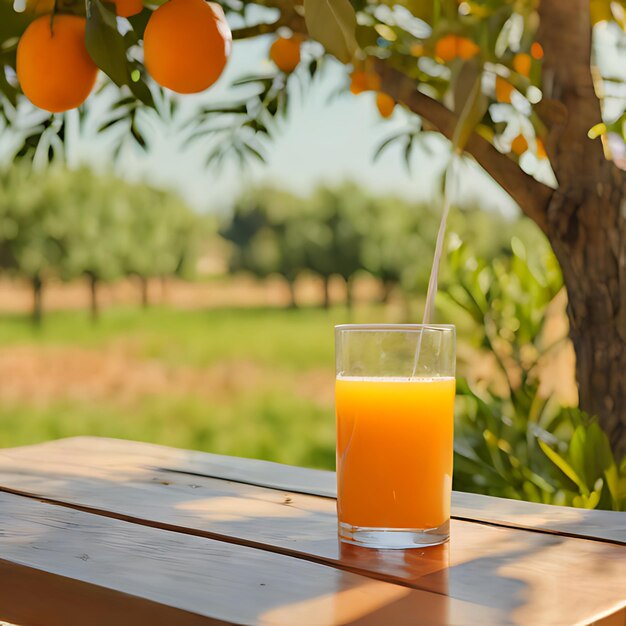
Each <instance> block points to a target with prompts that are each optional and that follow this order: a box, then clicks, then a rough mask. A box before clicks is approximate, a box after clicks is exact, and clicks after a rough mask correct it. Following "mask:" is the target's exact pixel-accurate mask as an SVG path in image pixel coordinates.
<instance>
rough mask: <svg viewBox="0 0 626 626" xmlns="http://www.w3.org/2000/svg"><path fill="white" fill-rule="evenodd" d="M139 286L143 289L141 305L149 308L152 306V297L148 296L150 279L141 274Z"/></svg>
mask: <svg viewBox="0 0 626 626" xmlns="http://www.w3.org/2000/svg"><path fill="white" fill-rule="evenodd" d="M139 288H140V289H141V306H142V307H143V308H144V309H147V308H148V307H149V306H150V298H149V297H148V279H147V278H146V277H145V276H139Z"/></svg>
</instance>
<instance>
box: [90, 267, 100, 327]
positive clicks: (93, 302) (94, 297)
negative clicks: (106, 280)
mask: <svg viewBox="0 0 626 626" xmlns="http://www.w3.org/2000/svg"><path fill="white" fill-rule="evenodd" d="M88 278H89V304H90V307H89V309H90V312H91V321H92V322H93V323H94V324H95V323H96V322H97V321H98V319H99V318H100V307H99V305H98V279H97V278H96V276H94V275H93V274H90V275H89V276H88Z"/></svg>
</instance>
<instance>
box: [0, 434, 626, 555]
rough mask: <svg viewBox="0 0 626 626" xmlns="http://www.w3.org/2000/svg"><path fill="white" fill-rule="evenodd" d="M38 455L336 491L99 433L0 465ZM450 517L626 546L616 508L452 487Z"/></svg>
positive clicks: (18, 453)
mask: <svg viewBox="0 0 626 626" xmlns="http://www.w3.org/2000/svg"><path fill="white" fill-rule="evenodd" d="M41 457H45V458H46V459H47V460H49V461H61V462H63V463H66V464H68V465H70V464H71V465H74V464H75V465H78V466H79V467H80V468H84V467H85V465H86V464H87V465H89V464H91V463H94V464H97V465H98V467H99V468H104V467H114V468H117V469H121V468H124V467H126V468H133V467H138V466H140V467H142V468H150V467H151V468H155V469H156V468H161V469H164V470H167V471H169V472H180V473H182V474H187V475H189V476H190V480H193V478H192V477H193V476H194V475H198V476H205V477H214V478H222V479H226V480H229V481H236V482H241V483H243V484H249V485H258V486H264V487H268V488H271V489H278V490H284V491H289V492H292V493H304V494H310V495H317V496H322V497H327V498H334V497H335V494H336V485H335V480H336V479H335V473H334V472H327V471H322V470H312V469H307V468H301V467H292V466H289V465H281V464H279V463H271V462H269V461H259V460H256V459H243V458H237V457H228V456H221V455H216V454H209V453H206V452H197V451H191V450H180V449H176V448H168V447H166V446H159V445H155V444H146V443H140V442H131V441H122V440H117V439H105V438H97V437H75V438H70V439H62V440H58V441H53V442H48V443H44V444H38V445H35V446H27V447H23V448H13V449H5V450H2V451H0V469H1V468H2V467H5V466H6V464H7V463H8V464H9V465H10V464H11V463H12V461H13V459H15V460H17V459H22V460H26V461H28V460H29V459H30V460H33V461H34V460H36V459H38V458H41ZM452 516H453V517H454V518H455V519H461V520H473V521H479V522H485V523H489V524H496V525H502V526H508V527H511V528H524V529H529V530H541V531H545V532H551V533H557V534H565V535H568V536H573V537H586V538H590V539H598V540H603V541H610V542H614V543H618V544H622V545H626V523H625V522H624V517H625V514H624V513H619V512H614V511H589V510H586V509H575V508H572V507H563V506H550V505H545V504H536V503H531V502H521V501H518V500H509V499H505V498H493V497H490V496H482V495H478V494H470V493H461V492H454V493H453V494H452Z"/></svg>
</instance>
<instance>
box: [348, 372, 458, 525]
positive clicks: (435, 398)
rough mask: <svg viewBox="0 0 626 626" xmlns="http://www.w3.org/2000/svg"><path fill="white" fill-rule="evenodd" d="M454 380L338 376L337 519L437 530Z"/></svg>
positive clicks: (447, 484)
mask: <svg viewBox="0 0 626 626" xmlns="http://www.w3.org/2000/svg"><path fill="white" fill-rule="evenodd" d="M454 394H455V381H454V378H452V377H450V378H430V379H429V378H357V377H341V376H340V377H338V378H337V383H336V404H337V500H338V515H339V521H340V522H342V523H343V524H349V525H352V526H359V527H368V528H388V529H393V528H404V529H432V528H437V527H439V526H441V525H442V524H444V523H445V522H447V521H448V519H449V518H450V495H451V488H452V454H453V414H454Z"/></svg>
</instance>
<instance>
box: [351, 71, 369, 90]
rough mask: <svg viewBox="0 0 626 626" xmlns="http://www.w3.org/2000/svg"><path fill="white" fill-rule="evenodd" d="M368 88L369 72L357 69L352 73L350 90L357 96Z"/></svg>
mask: <svg viewBox="0 0 626 626" xmlns="http://www.w3.org/2000/svg"><path fill="white" fill-rule="evenodd" d="M366 89H367V74H366V73H365V72H357V71H356V70H355V71H354V72H352V74H351V75H350V91H351V93H353V94H354V95H355V96H358V95H359V94H360V93H363V92H364V91H365V90H366Z"/></svg>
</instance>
